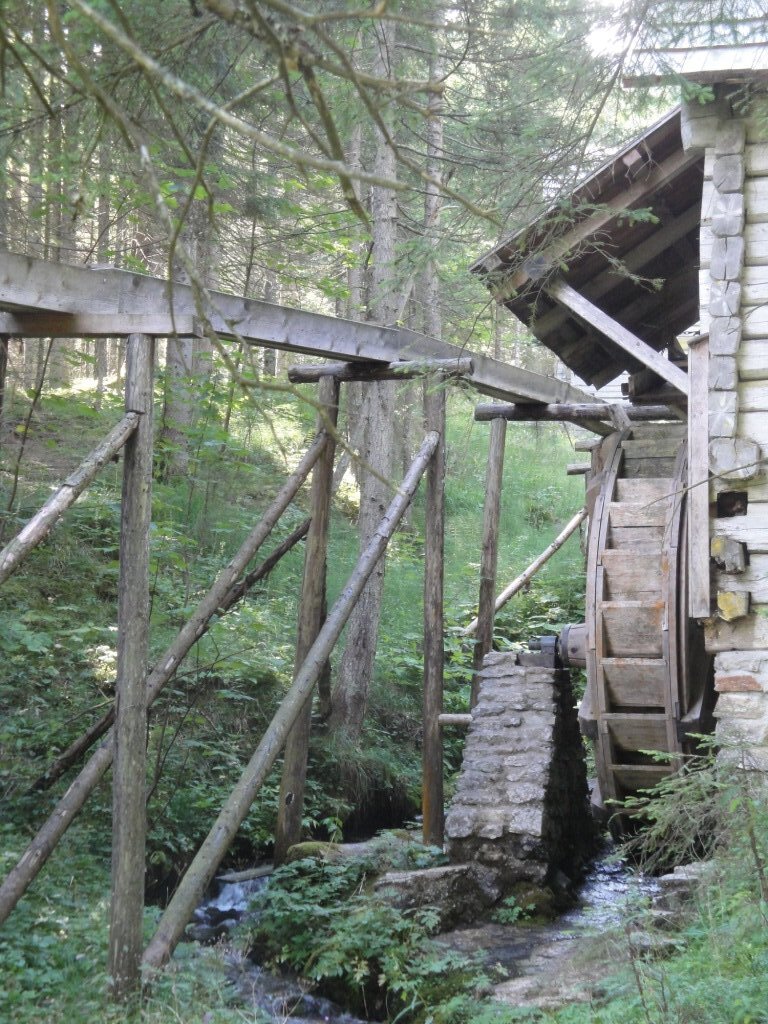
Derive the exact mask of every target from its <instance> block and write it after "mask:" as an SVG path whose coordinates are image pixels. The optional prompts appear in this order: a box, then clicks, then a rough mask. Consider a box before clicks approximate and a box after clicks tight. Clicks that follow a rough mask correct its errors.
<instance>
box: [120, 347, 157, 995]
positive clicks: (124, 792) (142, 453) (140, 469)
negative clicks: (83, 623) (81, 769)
mask: <svg viewBox="0 0 768 1024" xmlns="http://www.w3.org/2000/svg"><path fill="white" fill-rule="evenodd" d="M153 350H154V342H153V340H152V338H150V337H148V336H147V335H146V334H132V335H131V336H130V337H129V338H128V345H127V354H126V375H125V376H126V384H125V408H126V412H128V413H131V412H133V413H136V414H137V415H138V417H139V422H138V425H137V427H136V430H135V431H134V432H133V433H132V434H131V437H130V438H129V439H128V442H127V444H126V447H125V464H124V468H123V494H122V517H121V521H120V579H119V582H118V592H117V682H116V684H115V757H114V767H113V773H112V900H111V904H110V925H109V977H110V979H111V986H112V996H113V998H114V999H115V1000H116V1001H118V1002H124V1001H126V1000H132V999H135V998H136V997H137V996H138V994H139V992H140V989H141V951H142V945H143V941H142V925H143V917H144V873H145V863H144V859H145V847H146V833H147V814H146V804H147V794H146V778H147V765H146V760H147V691H146V687H145V685H144V679H145V677H146V674H147V653H148V650H149V527H150V523H151V521H152V406H153V397H152V367H153V363H154V351H153Z"/></svg>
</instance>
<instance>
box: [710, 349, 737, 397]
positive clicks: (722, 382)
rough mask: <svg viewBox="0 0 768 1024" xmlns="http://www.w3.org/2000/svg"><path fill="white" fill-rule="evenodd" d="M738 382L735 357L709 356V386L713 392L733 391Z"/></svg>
mask: <svg viewBox="0 0 768 1024" xmlns="http://www.w3.org/2000/svg"><path fill="white" fill-rule="evenodd" d="M738 382H739V373H738V370H737V368H736V357H735V356H711V357H710V360H709V386H710V388H712V390H713V391H734V390H735V389H736V385H737V384H738Z"/></svg>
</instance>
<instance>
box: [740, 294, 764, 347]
mask: <svg viewBox="0 0 768 1024" xmlns="http://www.w3.org/2000/svg"><path fill="white" fill-rule="evenodd" d="M741 319H742V325H743V326H742V331H743V338H744V339H745V340H747V341H749V340H750V339H756V340H759V339H761V338H768V307H766V306H748V305H746V303H742V306H741Z"/></svg>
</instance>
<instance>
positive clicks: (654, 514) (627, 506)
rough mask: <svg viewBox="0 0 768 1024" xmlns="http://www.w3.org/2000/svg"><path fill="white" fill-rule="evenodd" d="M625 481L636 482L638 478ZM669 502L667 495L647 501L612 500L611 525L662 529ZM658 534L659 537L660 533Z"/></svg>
mask: <svg viewBox="0 0 768 1024" xmlns="http://www.w3.org/2000/svg"><path fill="white" fill-rule="evenodd" d="M625 482H627V483H630V482H631V483H637V482H638V479H637V478H635V479H634V480H632V481H625ZM639 482H642V483H645V482H646V481H645V480H642V479H641V480H640V481H639ZM671 504H672V502H671V499H670V498H669V497H668V496H659V497H657V498H651V499H649V500H647V501H622V500H619V501H612V502H611V506H610V515H611V527H612V528H613V529H618V528H621V527H637V528H643V529H646V530H650V529H651V528H653V527H658V528H662V529H663V527H664V524H665V522H666V520H667V516H668V515H669V509H670V506H671ZM655 532H656V531H655V530H654V533H655ZM649 536H650V535H649ZM658 536H659V539H661V533H659V534H658Z"/></svg>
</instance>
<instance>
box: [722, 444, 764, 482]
mask: <svg viewBox="0 0 768 1024" xmlns="http://www.w3.org/2000/svg"><path fill="white" fill-rule="evenodd" d="M762 459H763V451H762V448H761V447H760V445H759V444H758V443H757V441H751V440H750V439H749V438H748V437H736V438H727V437H715V438H714V439H713V440H712V441H710V442H709V469H710V472H711V473H712V475H713V476H717V477H720V478H721V479H724V480H753V479H754V478H755V477H756V476H758V474H759V473H760V472H761V469H762Z"/></svg>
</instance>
